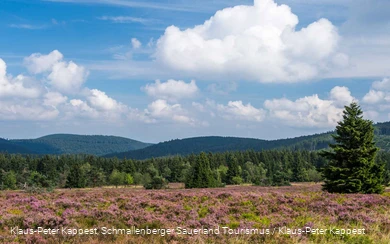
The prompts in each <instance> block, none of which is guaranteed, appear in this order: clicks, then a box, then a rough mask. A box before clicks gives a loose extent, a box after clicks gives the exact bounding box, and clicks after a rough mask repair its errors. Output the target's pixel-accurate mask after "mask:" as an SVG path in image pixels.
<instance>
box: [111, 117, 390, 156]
mask: <svg viewBox="0 0 390 244" xmlns="http://www.w3.org/2000/svg"><path fill="white" fill-rule="evenodd" d="M332 133H333V132H325V133H320V134H314V135H309V136H300V137H295V138H289V139H279V140H261V139H254V138H238V137H218V136H208V137H207V136H206V137H194V138H186V139H181V140H179V139H176V140H170V141H166V142H161V143H158V144H154V145H151V146H149V147H146V148H143V149H139V150H133V151H128V152H121V153H112V154H108V155H105V157H117V158H129V159H130V158H131V159H147V158H152V157H164V156H172V155H188V154H191V153H200V152H202V151H203V152H226V151H243V150H255V151H259V150H266V149H282V148H286V149H292V150H302V149H306V150H311V151H312V150H321V149H325V148H328V144H329V143H331V142H333V138H332V136H331V135H332ZM375 134H376V135H375V139H376V141H377V146H378V147H380V148H381V149H382V150H390V122H385V123H378V124H376V125H375Z"/></svg>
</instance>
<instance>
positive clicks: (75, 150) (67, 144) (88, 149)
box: [0, 134, 151, 156]
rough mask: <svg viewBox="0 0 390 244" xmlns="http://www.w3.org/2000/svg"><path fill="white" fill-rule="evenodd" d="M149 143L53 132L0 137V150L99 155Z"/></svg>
mask: <svg viewBox="0 0 390 244" xmlns="http://www.w3.org/2000/svg"><path fill="white" fill-rule="evenodd" d="M150 145H151V144H149V143H143V142H139V141H136V140H132V139H128V138H124V137H118V136H98V135H95V136H88V135H71V134H54V135H48V136H44V137H40V138H37V139H20V140H4V139H0V151H2V152H8V153H21V154H90V155H96V156H101V155H105V154H109V153H116V152H125V151H129V150H137V149H141V148H144V147H147V146H150Z"/></svg>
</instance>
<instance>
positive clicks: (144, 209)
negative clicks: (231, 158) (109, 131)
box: [0, 184, 390, 244]
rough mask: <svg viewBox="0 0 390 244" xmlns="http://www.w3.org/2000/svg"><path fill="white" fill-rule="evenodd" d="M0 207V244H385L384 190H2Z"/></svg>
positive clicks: (389, 211) (389, 202)
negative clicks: (368, 193) (348, 192)
mask: <svg viewBox="0 0 390 244" xmlns="http://www.w3.org/2000/svg"><path fill="white" fill-rule="evenodd" d="M0 203H1V204H0V227H1V228H0V242H2V243H20V242H25V243H375V244H377V243H390V192H389V191H387V192H385V193H384V194H382V195H363V194H330V193H326V192H323V191H321V185H320V184H294V185H292V186H285V187H257V186H234V187H225V188H213V189H188V190H187V189H166V190H144V189H141V188H132V187H128V188H91V189H72V190H70V189H57V190H55V191H54V192H51V193H42V194H29V193H26V192H22V191H2V192H0ZM309 230H310V231H309ZM137 231H138V232H137ZM142 231H144V232H142ZM147 231H149V232H150V233H149V234H148V233H147ZM153 231H154V232H153ZM344 232H345V233H344Z"/></svg>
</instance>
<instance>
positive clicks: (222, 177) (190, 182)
mask: <svg viewBox="0 0 390 244" xmlns="http://www.w3.org/2000/svg"><path fill="white" fill-rule="evenodd" d="M377 159H378V160H381V161H383V162H386V164H387V169H388V170H389V169H390V153H386V152H382V153H380V154H379V155H378V157H377ZM325 163H326V161H325V159H323V158H322V157H320V156H319V155H318V153H317V152H314V151H306V150H303V151H292V150H266V151H260V152H255V151H243V152H225V153H200V154H197V155H194V154H192V155H188V156H184V157H183V156H172V157H165V158H152V159H147V160H131V159H121V160H119V159H117V158H102V157H96V156H89V155H88V156H87V155H61V156H58V155H56V156H51V155H45V156H42V157H37V156H22V155H16V154H0V187H1V189H25V188H29V187H34V188H47V189H53V188H84V187H99V186H104V185H116V186H118V185H131V184H137V185H144V186H145V188H149V189H150V188H154V189H158V188H163V187H164V186H166V184H167V183H168V182H184V183H185V184H186V187H187V188H194V187H220V186H224V185H226V184H241V183H248V184H255V185H271V186H276V185H287V184H289V182H306V181H320V180H321V174H320V173H319V169H320V168H321V167H323V166H324V164H325ZM388 172H389V171H387V174H388Z"/></svg>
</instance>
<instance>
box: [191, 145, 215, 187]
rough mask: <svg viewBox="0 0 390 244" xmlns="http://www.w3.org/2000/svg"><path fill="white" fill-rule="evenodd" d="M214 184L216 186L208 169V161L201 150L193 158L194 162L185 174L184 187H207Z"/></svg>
mask: <svg viewBox="0 0 390 244" xmlns="http://www.w3.org/2000/svg"><path fill="white" fill-rule="evenodd" d="M215 186H217V183H216V180H215V179H214V177H213V172H212V171H211V169H210V162H209V160H208V158H207V155H206V154H205V153H204V152H202V153H201V154H199V155H198V156H197V157H196V159H195V164H194V166H193V167H192V169H191V170H190V172H189V174H188V176H187V179H186V182H185V188H209V187H215Z"/></svg>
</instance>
